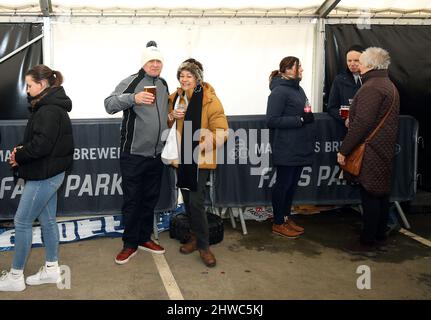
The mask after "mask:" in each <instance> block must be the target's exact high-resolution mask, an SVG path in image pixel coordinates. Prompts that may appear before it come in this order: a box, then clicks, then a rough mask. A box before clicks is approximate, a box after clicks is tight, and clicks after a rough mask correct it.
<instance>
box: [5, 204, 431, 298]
mask: <svg viewBox="0 0 431 320" xmlns="http://www.w3.org/2000/svg"><path fill="white" fill-rule="evenodd" d="M408 218H409V220H410V223H411V224H412V230H411V231H412V232H415V233H417V234H419V235H421V236H422V237H425V238H427V239H429V240H431V214H414V215H410V216H409V217H408ZM296 221H297V222H298V223H299V224H301V225H303V226H304V227H305V228H306V234H304V235H303V236H302V237H301V238H299V239H296V240H289V239H285V238H282V237H279V236H276V235H273V234H271V232H270V227H271V223H270V222H269V221H266V222H261V223H259V222H255V221H247V227H248V231H249V234H248V235H246V236H243V235H242V234H241V233H240V231H239V230H234V229H232V227H231V226H230V223H229V220H225V239H224V241H223V242H222V243H220V244H217V245H215V246H213V247H212V248H213V251H214V253H215V255H216V257H217V259H218V265H217V266H216V267H215V268H213V269H209V268H206V267H205V266H204V265H203V264H202V263H201V261H200V259H199V256H198V254H197V253H196V254H192V255H188V256H185V255H181V254H180V253H179V252H178V246H179V243H178V241H176V240H173V239H170V238H169V233H168V232H164V233H162V234H161V235H160V240H161V244H162V245H163V246H165V248H166V250H167V252H166V254H165V257H166V260H167V262H168V264H169V266H170V269H171V271H172V274H173V275H174V277H175V279H176V281H177V284H178V286H179V288H180V290H181V292H182V295H183V296H184V298H185V299H187V300H188V299H247V300H251V299H269V300H278V299H431V248H430V247H426V246H425V245H423V244H420V243H418V242H416V241H414V240H412V239H410V238H408V237H406V236H404V235H402V234H395V235H394V236H392V237H391V238H390V248H391V250H390V252H388V253H383V254H379V255H378V256H377V257H376V258H363V257H360V256H354V255H351V254H349V253H346V252H345V251H343V250H342V248H343V245H344V244H345V243H346V242H347V241H349V239H351V238H353V237H354V236H355V235H356V234H357V233H358V231H359V228H360V222H359V214H357V213H355V212H352V211H349V210H347V211H346V210H344V211H343V212H341V211H331V212H328V213H325V214H318V215H310V216H305V215H301V216H297V217H296ZM121 244H122V242H121V239H120V238H114V239H110V238H102V239H97V240H88V241H82V242H76V243H70V244H63V245H61V246H60V257H61V261H60V262H61V264H65V265H68V266H69V267H70V268H71V289H69V290H67V289H64V290H59V289H57V287H56V286H55V285H43V286H39V287H29V286H28V287H27V289H26V290H25V291H23V292H20V293H0V299H169V297H168V294H167V292H166V290H165V288H164V285H163V282H162V280H161V278H160V276H159V273H158V270H157V267H156V264H155V262H154V259H153V257H152V255H151V254H150V253H147V252H142V251H141V252H139V253H138V255H137V256H135V257H134V258H133V259H131V261H130V262H129V263H128V264H126V265H123V266H118V265H116V264H115V263H114V257H115V255H116V254H117V252H118V250H119V249H120V248H121ZM12 255H13V252H2V253H0V257H1V259H0V268H1V269H8V268H9V266H10V263H11V260H12ZM43 262H44V249H43V248H34V249H33V250H32V252H31V255H30V257H29V260H28V263H27V267H26V270H25V274H26V275H30V274H32V273H34V272H36V271H37V270H38V268H39V267H40V266H41V265H42V264H43ZM361 265H367V266H369V267H370V268H371V289H370V290H359V289H357V287H356V281H357V278H358V277H359V276H360V275H359V274H357V273H356V270H357V268H358V267H359V266H361Z"/></svg>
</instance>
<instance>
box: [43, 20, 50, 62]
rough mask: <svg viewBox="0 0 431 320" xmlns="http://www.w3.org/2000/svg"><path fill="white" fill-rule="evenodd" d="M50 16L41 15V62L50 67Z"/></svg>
mask: <svg viewBox="0 0 431 320" xmlns="http://www.w3.org/2000/svg"><path fill="white" fill-rule="evenodd" d="M51 44H52V42H51V18H50V17H43V39H42V52H43V63H44V64H45V65H46V66H48V67H51V66H52V57H51V52H52V50H51V49H52V48H51Z"/></svg>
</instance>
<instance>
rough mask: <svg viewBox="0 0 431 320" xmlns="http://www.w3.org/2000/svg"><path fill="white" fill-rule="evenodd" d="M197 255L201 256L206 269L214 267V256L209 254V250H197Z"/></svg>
mask: <svg viewBox="0 0 431 320" xmlns="http://www.w3.org/2000/svg"><path fill="white" fill-rule="evenodd" d="M199 254H200V256H201V259H202V261H203V262H204V263H205V265H206V266H207V267H210V268H212V267H215V265H216V258H215V256H214V254H213V253H212V252H211V250H210V248H208V249H207V250H201V249H199Z"/></svg>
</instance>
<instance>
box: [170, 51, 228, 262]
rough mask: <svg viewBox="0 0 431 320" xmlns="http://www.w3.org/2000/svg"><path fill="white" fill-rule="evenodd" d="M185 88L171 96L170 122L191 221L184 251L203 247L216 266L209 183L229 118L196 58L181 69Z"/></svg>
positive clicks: (202, 254) (180, 184)
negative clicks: (211, 242) (207, 192)
mask: <svg viewBox="0 0 431 320" xmlns="http://www.w3.org/2000/svg"><path fill="white" fill-rule="evenodd" d="M177 79H178V80H179V82H180V85H181V87H180V88H178V89H177V90H176V91H175V92H174V93H172V94H171V95H170V97H169V98H170V99H169V101H170V102H169V111H170V113H169V121H168V124H169V126H170V127H171V126H172V125H173V123H174V122H175V121H176V128H177V142H178V150H179V163H175V164H174V165H175V166H176V167H177V168H178V169H177V176H178V182H177V186H178V188H180V189H181V193H182V195H183V199H184V205H185V209H186V214H187V215H188V217H189V220H190V229H191V235H190V239H189V241H188V242H187V243H186V244H184V245H182V246H181V247H180V252H181V253H183V254H189V253H192V252H194V251H196V250H199V253H200V257H201V259H202V261H203V262H204V263H205V265H206V266H208V267H214V266H215V265H216V259H215V256H214V254H213V253H212V252H211V251H210V249H209V230H208V221H207V216H206V213H205V207H204V200H205V185H206V182H207V180H208V177H209V174H210V170H214V169H215V168H216V166H217V162H216V160H217V153H216V150H217V148H218V147H219V146H221V145H223V144H224V142H225V141H226V137H227V129H228V124H227V119H226V116H225V114H224V110H223V106H222V104H221V103H220V100H219V99H218V98H217V96H216V94H215V91H214V88H213V87H212V86H211V85H210V84H209V83H207V82H203V68H202V64H201V63H200V62H198V61H196V60H195V59H188V60H186V61H184V62H183V63H182V64H181V65H180V67H179V68H178V72H177Z"/></svg>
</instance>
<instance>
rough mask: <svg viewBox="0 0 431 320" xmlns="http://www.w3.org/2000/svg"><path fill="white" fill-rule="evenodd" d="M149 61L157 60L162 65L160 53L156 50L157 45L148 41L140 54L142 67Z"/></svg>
mask: <svg viewBox="0 0 431 320" xmlns="http://www.w3.org/2000/svg"><path fill="white" fill-rule="evenodd" d="M151 60H159V61H161V62H162V63H163V55H162V53H161V52H160V50H159V48H157V43H156V42H155V41H149V42H148V43H147V47H146V48H145V49H144V52H143V53H142V60H141V64H142V66H144V65H145V64H146V63H147V62H148V61H151Z"/></svg>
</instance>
